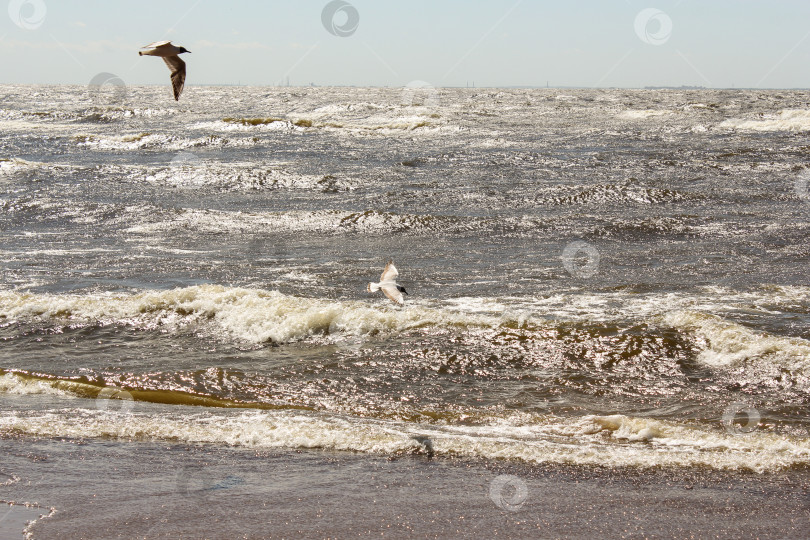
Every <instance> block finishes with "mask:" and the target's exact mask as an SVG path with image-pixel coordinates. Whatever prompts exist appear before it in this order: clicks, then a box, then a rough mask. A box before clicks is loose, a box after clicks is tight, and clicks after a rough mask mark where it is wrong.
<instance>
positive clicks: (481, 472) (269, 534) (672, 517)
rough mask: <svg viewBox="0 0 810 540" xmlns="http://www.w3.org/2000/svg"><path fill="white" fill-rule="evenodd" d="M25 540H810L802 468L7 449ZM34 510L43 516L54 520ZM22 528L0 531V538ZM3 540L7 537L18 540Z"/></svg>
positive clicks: (110, 447) (21, 443)
mask: <svg viewBox="0 0 810 540" xmlns="http://www.w3.org/2000/svg"><path fill="white" fill-rule="evenodd" d="M1 444H2V447H3V450H4V453H5V455H7V456H8V459H7V460H5V462H4V464H3V472H4V473H6V474H8V473H9V472H10V471H13V472H14V474H16V475H17V476H19V477H20V481H19V482H16V483H15V484H12V485H9V486H2V488H0V489H1V491H0V493H1V494H2V498H3V499H5V500H16V501H17V502H21V501H23V500H26V501H28V502H37V503H39V504H40V505H41V506H42V507H45V508H46V509H47V508H50V507H53V508H54V509H55V512H54V513H53V515H52V516H50V517H48V518H45V519H41V520H39V521H38V522H36V523H35V524H34V525H32V526H30V527H29V529H28V532H29V533H30V534H31V538H34V539H39V538H42V539H45V538H85V539H102V538H103V539H109V538H181V537H182V538H211V539H219V538H222V539H225V538H359V537H370V536H374V537H385V538H406V537H408V538H462V537H466V538H470V537H480V538H483V537H501V538H598V537H601V538H687V537H692V538H708V537H711V538H807V537H810V471H806V470H792V471H784V472H780V473H769V474H756V473H750V472H723V471H712V470H700V471H698V470H690V471H683V470H679V471H675V470H656V469H647V470H641V469H608V468H585V467H566V466H559V465H555V466H532V467H529V466H517V465H514V464H508V465H507V464H504V463H499V462H495V461H479V460H475V461H470V460H457V459H448V458H440V459H438V458H430V457H427V456H424V455H419V456H412V455H402V456H393V457H386V456H377V455H358V454H351V453H340V452H324V451H319V450H308V451H287V450H277V451H271V452H267V451H262V452H255V451H250V450H246V449H234V448H224V449H223V448H214V447H194V446H188V445H165V444H164V445H157V444H151V443H119V442H114V443H113V442H99V441H91V442H87V441H75V440H74V441H71V440H60V441H54V440H4V441H1ZM46 509H43V512H44V513H47V510H46ZM12 523H13V525H14V527H18V526H19V523H18V522H17V521H13V520H9V521H7V522H6V523H0V524H2V525H3V526H4V529H3V531H4V533H5V531H8V528H9V526H10V525H12ZM17 535H18V536H10V535H8V534H7V533H5V534H4V535H3V537H4V538H14V537H17V538H22V531H19V532H17Z"/></svg>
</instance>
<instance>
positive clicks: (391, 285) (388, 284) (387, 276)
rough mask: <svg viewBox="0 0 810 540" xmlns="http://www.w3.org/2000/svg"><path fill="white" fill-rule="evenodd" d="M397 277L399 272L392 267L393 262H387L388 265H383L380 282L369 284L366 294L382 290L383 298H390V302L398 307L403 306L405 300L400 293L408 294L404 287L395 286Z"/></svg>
mask: <svg viewBox="0 0 810 540" xmlns="http://www.w3.org/2000/svg"><path fill="white" fill-rule="evenodd" d="M398 275H399V272H398V271H397V267H396V266H394V261H388V264H386V265H385V270H383V273H382V275H381V276H380V282H379V283H369V284H368V287H367V290H368V292H370V293H373V292H377V291H379V290H380V289H382V292H384V293H385V296H387V297H388V298H390V299H391V301H392V302H394V303H396V304H399V305H402V304H404V303H405V298H403V296H402V293H405V294H408V291H406V290H405V287H403V286H402V285H399V284H397V276H398Z"/></svg>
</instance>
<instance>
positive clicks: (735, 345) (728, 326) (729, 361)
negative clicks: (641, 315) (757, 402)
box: [662, 310, 810, 375]
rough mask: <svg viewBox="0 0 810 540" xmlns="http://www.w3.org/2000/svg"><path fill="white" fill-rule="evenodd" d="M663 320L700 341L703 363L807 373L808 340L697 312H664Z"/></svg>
mask: <svg viewBox="0 0 810 540" xmlns="http://www.w3.org/2000/svg"><path fill="white" fill-rule="evenodd" d="M662 320H663V322H664V323H665V324H668V325H671V326H673V327H675V328H679V329H683V330H686V331H688V332H690V333H691V334H692V335H694V336H696V337H697V338H698V339H699V340H700V341H701V342H702V344H703V346H702V348H701V350H700V352H699V353H698V356H697V359H698V361H700V362H701V363H703V364H705V365H708V366H712V367H738V366H745V365H753V366H756V367H760V368H767V367H776V368H781V369H785V370H788V371H789V372H791V373H802V374H805V375H810V342H809V341H807V340H805V339H802V338H798V337H782V336H773V335H768V334H766V333H764V332H756V331H754V330H751V329H750V328H747V327H745V326H743V325H741V324H738V323H735V322H732V321H729V320H727V319H724V318H722V317H719V316H717V315H713V314H710V313H705V312H700V311H689V310H683V311H674V312H670V313H667V314H666V315H664V316H663V317H662Z"/></svg>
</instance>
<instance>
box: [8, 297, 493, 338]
mask: <svg viewBox="0 0 810 540" xmlns="http://www.w3.org/2000/svg"><path fill="white" fill-rule="evenodd" d="M0 306H2V307H0V321H3V320H5V321H11V322H14V321H32V320H34V321H36V320H38V321H44V322H48V323H53V324H85V325H89V324H102V325H109V324H119V325H127V326H132V327H134V328H138V329H144V330H154V329H159V328H170V329H171V328H177V329H179V328H182V327H186V326H189V325H207V326H209V327H211V328H212V329H213V331H214V332H217V331H218V332H220V333H224V334H226V335H227V336H230V337H231V338H235V339H237V340H242V341H246V342H250V343H267V342H273V343H288V342H292V341H297V340H302V339H306V338H307V337H310V336H313V335H324V334H333V333H341V334H346V335H373V334H377V333H381V332H404V331H407V330H410V329H413V328H419V327H422V326H426V325H437V326H450V325H469V326H476V325H496V324H498V320H497V319H494V320H493V319H492V318H484V317H480V316H473V315H466V314H463V313H455V312H452V311H448V310H442V309H435V308H430V307H420V306H411V307H409V308H408V309H405V310H399V309H393V308H384V309H380V308H379V307H377V306H372V305H370V304H367V303H363V302H349V301H342V302H339V301H329V300H323V299H317V298H302V297H294V296H287V295H284V294H282V293H279V292H275V291H263V290H257V289H240V288H227V287H222V286H216V285H204V286H196V287H188V288H184V289H174V290H170V291H152V292H144V293H140V294H135V295H111V294H110V295H52V294H32V293H19V292H13V291H4V292H0Z"/></svg>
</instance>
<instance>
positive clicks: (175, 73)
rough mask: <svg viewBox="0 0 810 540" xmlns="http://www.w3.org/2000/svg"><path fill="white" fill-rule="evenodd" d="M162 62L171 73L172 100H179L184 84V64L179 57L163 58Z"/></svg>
mask: <svg viewBox="0 0 810 540" xmlns="http://www.w3.org/2000/svg"><path fill="white" fill-rule="evenodd" d="M163 61H164V62H166V65H167V66H169V69H170V70H171V71H172V88H173V89H174V100H175V101H178V100H179V99H180V94H182V93H183V87H184V86H185V84H186V63H185V62H183V61H182V60H181V59H180V57H179V56H164V57H163Z"/></svg>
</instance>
